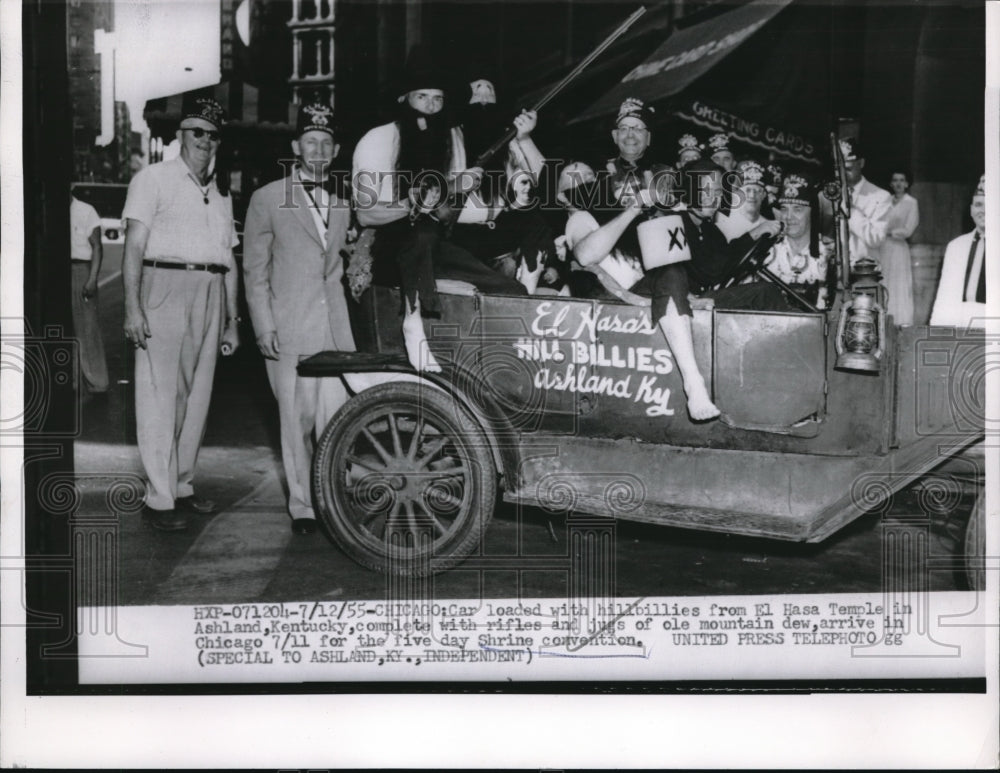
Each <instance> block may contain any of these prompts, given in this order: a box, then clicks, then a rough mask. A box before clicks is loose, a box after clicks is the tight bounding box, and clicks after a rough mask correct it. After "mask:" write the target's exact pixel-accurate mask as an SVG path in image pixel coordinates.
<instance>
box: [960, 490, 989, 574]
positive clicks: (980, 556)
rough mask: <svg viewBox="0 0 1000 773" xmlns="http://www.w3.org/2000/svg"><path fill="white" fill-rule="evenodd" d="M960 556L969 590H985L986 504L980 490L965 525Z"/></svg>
mask: <svg viewBox="0 0 1000 773" xmlns="http://www.w3.org/2000/svg"><path fill="white" fill-rule="evenodd" d="M963 548H964V549H963V551H962V558H963V561H964V564H965V582H966V584H967V586H968V588H969V590H975V591H985V590H986V566H985V563H984V562H985V561H986V504H985V496H984V493H983V492H982V491H980V492H979V495H978V496H977V497H976V504H975V505H973V507H972V513H971V514H970V515H969V522H968V524H966V527H965V539H964V540H963Z"/></svg>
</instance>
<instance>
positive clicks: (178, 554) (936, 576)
mask: <svg viewBox="0 0 1000 773" xmlns="http://www.w3.org/2000/svg"><path fill="white" fill-rule="evenodd" d="M106 276H107V277H110V278H108V279H107V280H106V281H105V282H104V283H103V284H102V287H101V291H100V298H99V303H100V304H101V309H100V318H101V324H102V331H103V335H104V337H105V344H106V348H107V351H108V359H109V369H110V373H111V380H112V385H113V386H112V391H111V393H110V394H108V395H107V396H105V397H90V398H85V399H84V400H83V402H82V405H81V412H82V429H81V432H80V436H79V439H78V442H77V443H76V448H75V464H76V472H77V475H78V476H79V481H80V482H79V488H80V490H81V493H82V504H81V513H87V514H104V515H107V514H109V509H108V504H107V495H108V490H109V488H110V487H112V486H113V485H114V484H115V482H119V483H121V482H124V483H126V484H128V485H131V486H134V487H141V476H142V468H141V465H140V463H139V457H138V452H137V449H136V446H135V422H134V417H133V410H132V405H133V399H134V398H133V392H132V385H131V369H132V366H133V361H132V351H131V349H130V347H127V346H126V345H125V342H124V338H123V336H122V334H121V323H122V290H121V282H120V277H118V276H115V275H114V273H113V269H110V270H109V273H108V274H107V275H106ZM242 332H243V340H242V343H243V345H242V346H241V348H240V350H239V351H238V352H237V353H236V354H235V355H233V356H232V357H229V358H220V361H219V366H218V369H217V373H216V383H215V390H214V393H213V398H212V405H211V408H210V412H209V421H208V427H207V429H206V433H205V442H204V446H203V450H202V453H201V456H200V458H199V465H198V472H197V477H196V480H195V485H196V487H197V491H198V493H199V495H201V496H203V497H207V498H210V499H213V500H215V501H216V502H218V503H219V505H220V506H221V510H220V512H218V513H217V514H215V515H213V516H207V517H199V518H195V519H193V522H192V528H190V529H189V530H188V531H185V532H177V533H162V532H158V531H156V530H155V529H153V528H152V526H151V525H150V524H149V522H148V521H147V520H146V519H145V518H144V517H143V516H142V515H141V513H140V512H139V506H140V503H139V500H138V495H136V496H133V497H132V498H131V499H130V502H131V504H130V505H129V506H128V507H119V508H116V509H115V513H116V514H117V515H115V517H116V518H117V530H118V543H117V544H118V545H119V549H118V551H117V553H118V567H117V576H116V577H115V578H114V579H113V580H109V581H108V585H109V586H110V587H103V588H97V589H93V592H95V593H101V594H107V593H112V594H113V595H114V596H115V600H116V602H117V603H119V604H127V605H133V604H193V603H206V602H220V603H221V602H233V603H235V602H248V601H301V600H316V599H319V600H324V599H326V600H337V599H355V598H369V599H379V598H386V597H387V594H388V593H389V592H390V590H391V589H390V587H389V585H388V584H387V583H388V581H387V579H386V578H384V577H383V576H382V575H380V574H378V573H376V572H373V571H371V570H369V569H366V568H363V567H361V566H359V565H357V564H355V563H354V562H353V561H352V560H351V559H349V558H348V557H347V556H346V555H345V554H344V553H342V552H341V551H340V549H339V548H338V547H337V546H336V545H335V544H334V543H333V541H332V540H331V539H330V538H329V537H328V536H326V535H325V534H323V533H317V534H314V535H309V536H301V535H293V534H292V533H291V530H290V528H289V519H288V516H287V514H286V512H285V509H284V493H283V488H282V487H283V479H282V471H281V464H280V456H279V452H278V425H277V411H276V406H275V404H274V400H273V398H272V396H271V393H270V389H269V387H268V384H267V380H266V376H265V372H264V367H263V361H262V359H261V357H260V355H259V353H258V352H257V349H256V346H255V344H254V341H253V338H252V330H251V329H249V328H246V329H244V330H243V331H242ZM137 491H138V494H141V488H139V489H137ZM967 505H968V506H971V501H970V502H968V503H967ZM908 511H918V508H917V504H916V495H915V494H913V493H910V494H906V495H903V496H899V497H897V498H896V500H895V503H894V505H893V510H892V511H891V512H893V513H899V512H908ZM112 515H114V513H112ZM959 521H960V517H959V516H958V515H954V514H953V516H952V517H951V519H950V521H949V522H946V523H944V524H943V525H941V528H939V529H937V530H936V532H935V533H932V535H931V541H930V553H931V554H932V555H933V556H937V555H944V554H945V552H947V551H949V550H951V549H952V548H953V547H954V542H955V539H956V538H957V537H958V536H960V532H959V527H960V523H959ZM614 533H615V545H616V550H615V567H614V582H615V586H614V587H615V588H616V591H615V592H616V593H617V594H618V595H621V596H668V597H669V596H675V595H714V594H765V593H833V592H852V591H856V592H878V591H880V590H881V589H882V582H883V578H882V569H881V555H882V542H883V529H882V525H881V522H880V520H879V518H878V516H876V515H870V516H866V517H864V518H861V519H859V520H858V521H856V522H855V523H854V524H852V525H850V526H848V527H847V528H846V529H844V530H842V531H841V532H840V533H838V534H836V535H835V536H834V537H832V538H831V539H829V540H827V541H826V542H824V543H822V544H820V545H800V544H790V543H781V542H775V541H770V540H761V539H750V538H744V537H731V536H726V535H719V534H703V533H698V532H692V531H685V530H679V529H672V528H665V527H658V526H652V525H647V524H635V523H627V522H618V523H617V524H615V532H614ZM568 535H569V531H568V524H567V520H566V518H565V517H563V516H561V515H558V514H556V515H554V514H551V513H547V512H543V511H541V510H536V509H533V508H518V507H514V506H511V505H500V506H498V508H497V511H496V514H495V515H494V518H493V521H492V523H491V525H490V527H489V529H488V530H487V534H486V538H485V540H484V542H483V546H482V547H481V551H482V555H483V556H488V557H489V558H490V559H491V560H493V559H500V558H501V557H502V560H495V561H494V564H496V566H497V568H496V569H463V568H462V567H461V566H460V567H458V568H457V569H455V570H452V571H449V572H447V573H445V574H443V575H438V576H436V577H435V578H434V579H433V593H434V596H435V597H436V598H481V597H486V598H496V597H512V598H517V597H523V598H530V597H540V596H544V597H554V598H566V596H567V593H568V572H567V569H566V567H567V566H568V564H569V558H568V550H569V548H568V545H569V538H568ZM519 556H520V557H528V558H529V562H530V563H531V566H530V567H527V566H525V567H520V566H519V563H520V561H519V558H518V557H519ZM957 582H958V580H957V577H956V575H955V574H954V573H953V572H951V571H936V572H933V573H931V574H930V576H929V578H928V586H929V588H930V589H935V590H950V589H954V588H956V587H960V586H959V585H957Z"/></svg>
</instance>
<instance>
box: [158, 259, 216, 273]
mask: <svg viewBox="0 0 1000 773" xmlns="http://www.w3.org/2000/svg"><path fill="white" fill-rule="evenodd" d="M142 265H144V266H149V267H150V268H174V269H177V270H178V271H207V272H209V273H210V274H225V273H226V272H227V271H229V267H228V266H219V265H217V264H215V263H177V262H175V261H166V260H143V261H142Z"/></svg>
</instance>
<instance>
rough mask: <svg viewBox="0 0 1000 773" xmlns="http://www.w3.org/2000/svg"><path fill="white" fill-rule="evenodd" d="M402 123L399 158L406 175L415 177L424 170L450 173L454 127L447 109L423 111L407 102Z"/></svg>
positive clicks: (398, 163)
mask: <svg viewBox="0 0 1000 773" xmlns="http://www.w3.org/2000/svg"><path fill="white" fill-rule="evenodd" d="M420 118H423V119H424V121H425V122H426V125H427V128H426V129H421V128H420V126H419V125H418V124H417V121H418V120H419V119H420ZM396 125H397V126H398V127H399V160H398V161H397V163H396V170H397V171H399V172H402V173H403V177H409V179H413V177H415V176H416V175H418V174H420V173H421V172H425V171H429V170H433V171H435V172H439V173H441V174H447V173H448V171H449V168H450V166H451V151H452V148H451V127H450V126H449V125H448V121H447V119H446V118H445V116H444V114H443V112H439V113H435V114H434V115H424V114H423V113H419V112H417V111H416V110H414V109H413V108H412V107H410V106H409V105H407V104H405V103H404V104H403V106H402V108H401V111H400V117H399V119H398V120H397V121H396Z"/></svg>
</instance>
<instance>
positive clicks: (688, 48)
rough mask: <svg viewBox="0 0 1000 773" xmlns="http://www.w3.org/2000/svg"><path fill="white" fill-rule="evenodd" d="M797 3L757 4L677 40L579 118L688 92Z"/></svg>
mask: <svg viewBox="0 0 1000 773" xmlns="http://www.w3.org/2000/svg"><path fill="white" fill-rule="evenodd" d="M790 2H791V0H754V1H753V2H751V3H748V4H747V5H744V6H741V7H739V8H736V9H734V10H732V11H730V12H728V13H726V14H723V15H722V16H718V17H716V18H713V19H710V20H708V21H705V22H702V23H701V24H696V25H695V26H693V27H689V28H687V29H684V30H680V31H678V32H676V33H674V34H673V35H671V36H670V38H669V39H668V40H667V41H666V42H665V43H664V44H663V45H662V46H660V47H659V48H658V49H657V50H656V51H654V52H653V54H652V55H651V56H650V57H649V58H648V59H647V60H646V61H645V62H643V63H642V64H640V65H639V66H638V67H636V68H634V69H633V70H632V71H631V72H629V73H628V74H627V75H626V76H625V77H624V78H622V81H621V83H619V84H618V85H617V86H615V87H614V88H613V89H611V91H609V92H608V93H606V94H605V95H604V96H603V97H601V98H600V99H599V100H597V102H595V103H594V104H593V105H591V106H590V107H589V108H587V109H586V110H585V111H584V112H583V113H582V114H581V115H579V116H578V117H577V118H575V119H574V123H575V122H579V121H586V120H588V119H591V118H597V117H600V116H605V115H610V114H613V113H614V112H615V111H616V110H618V106H619V105H620V104H621V102H622V100H623V99H625V98H626V97H638V98H639V99H642V100H645V101H647V102H652V101H655V100H659V99H664V98H665V97H669V96H672V95H674V94H677V93H679V92H681V91H683V90H684V89H685V88H686V87H687V86H688V85H690V84H691V83H693V82H694V81H695V80H697V79H698V78H699V77H701V76H702V75H704V74H705V73H706V72H708V71H709V70H710V69H711V68H712V67H714V66H715V65H716V64H717V63H718V62H720V61H721V60H722V59H724V58H725V57H726V56H728V55H729V54H731V53H732V52H733V51H735V50H736V49H737V48H738V47H739V46H740V45H741V44H742V43H744V42H745V41H746V40H747V39H748V38H749V37H750V36H751V35H753V34H754V33H755V32H756V31H757V30H759V29H760V28H761V27H763V26H764V25H765V24H766V23H767V22H768V21H769V20H770V19H771V18H772V17H774V15H775V14H777V13H778V12H779V11H780V10H781V9H783V8H784V7H785V6H786V5H788V4H789V3H790Z"/></svg>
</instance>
